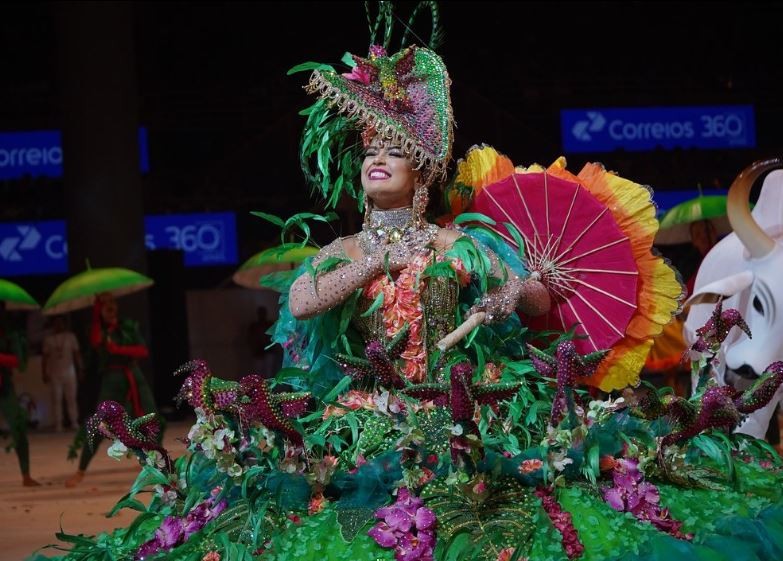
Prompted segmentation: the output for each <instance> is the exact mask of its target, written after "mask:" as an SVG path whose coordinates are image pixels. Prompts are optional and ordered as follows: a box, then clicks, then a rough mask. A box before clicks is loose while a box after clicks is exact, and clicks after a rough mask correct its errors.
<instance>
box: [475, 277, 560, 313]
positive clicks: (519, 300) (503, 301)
mask: <svg viewBox="0 0 783 561" xmlns="http://www.w3.org/2000/svg"><path fill="white" fill-rule="evenodd" d="M550 306H551V299H550V296H549V291H548V290H547V289H546V287H545V286H544V285H543V284H542V283H541V281H539V280H538V279H537V278H535V277H528V278H527V279H526V280H524V281H523V280H522V279H520V278H519V277H518V276H516V275H515V276H512V277H509V278H508V281H506V283H505V284H503V285H502V286H498V287H497V288H493V289H492V290H490V291H489V292H487V294H485V295H484V296H483V297H482V298H481V300H480V301H479V303H478V304H476V305H475V306H473V307H472V308H471V309H470V310H469V311H468V316H467V317H470V316H472V315H473V314H475V313H476V312H485V313H486V314H487V315H486V317H485V318H484V323H496V322H500V321H503V320H505V319H506V318H507V317H508V316H510V315H511V314H512V313H513V312H514V310H516V309H517V308H519V309H520V311H521V312H523V313H524V314H526V315H529V316H538V315H542V314H545V313H546V312H547V311H549V308H550Z"/></svg>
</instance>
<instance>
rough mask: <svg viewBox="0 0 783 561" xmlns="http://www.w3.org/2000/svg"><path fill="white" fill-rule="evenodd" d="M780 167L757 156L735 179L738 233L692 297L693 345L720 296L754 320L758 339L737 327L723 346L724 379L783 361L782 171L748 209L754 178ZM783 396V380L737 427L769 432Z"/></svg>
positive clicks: (689, 331) (731, 213) (732, 203)
mask: <svg viewBox="0 0 783 561" xmlns="http://www.w3.org/2000/svg"><path fill="white" fill-rule="evenodd" d="M780 167H783V160H781V159H772V160H765V161H760V162H756V163H754V164H753V165H751V166H749V167H748V168H746V169H745V170H744V171H743V172H742V173H740V175H738V176H737V179H735V180H734V183H733V184H732V185H731V188H730V189H729V195H728V201H727V213H728V217H729V222H731V226H732V228H733V229H734V232H733V233H731V234H729V235H728V236H726V237H725V238H724V239H723V240H721V241H720V242H719V243H718V244H717V245H716V246H715V247H714V248H713V249H712V250H711V251H710V252H709V253H708V254H707V255H706V256H705V257H704V260H703V261H702V264H701V266H700V267H699V272H698V274H697V276H696V284H695V286H694V293H693V295H692V296H691V297H690V298H689V299H688V302H687V303H686V305H687V304H690V305H691V308H690V311H689V313H688V317H687V320H686V322H685V327H684V333H683V335H684V338H685V341H686V343H688V345H691V344H693V342H694V341H695V340H696V338H697V336H696V334H695V332H696V330H697V329H698V328H699V327H701V326H702V325H703V324H704V323H705V322H706V321H707V320H708V319H709V317H710V314H711V313H712V310H713V309H714V303H715V302H716V301H717V300H718V299H719V298H721V297H722V298H723V299H724V303H723V309H727V308H736V309H738V310H739V311H740V313H741V314H742V315H743V317H744V318H745V321H746V322H747V324H748V326H749V327H750V330H751V333H752V335H753V337H752V338H749V337H748V336H747V335H745V334H744V333H743V332H742V331H740V330H739V329H732V331H731V332H730V333H729V336H728V337H727V338H726V340H725V341H724V343H723V345H722V346H721V351H720V353H719V356H718V359H719V363H718V365H717V367H716V369H715V375H716V378H717V380H718V382H720V383H722V384H726V383H731V382H732V381H734V380H739V379H742V378H745V379H755V378H757V377H758V376H759V375H761V373H762V372H764V369H765V368H766V367H767V366H769V365H770V364H771V363H773V362H775V361H778V360H783V170H776V171H773V172H771V173H770V174H769V175H768V176H767V177H766V178H765V180H764V184H763V186H762V189H761V194H760V196H759V199H758V201H757V203H756V206H755V208H754V209H753V212H752V213H751V211H750V210H749V208H748V199H749V195H750V189H751V187H752V186H753V183H754V181H755V180H756V179H758V178H759V177H760V176H761V174H763V173H764V172H766V171H768V170H770V169H773V168H780ZM746 383H747V382H746ZM740 389H742V388H740ZM781 397H783V387H781V388H780V389H778V392H777V393H776V394H775V397H773V399H772V400H771V401H770V403H769V404H768V405H767V406H766V407H763V408H762V409H759V410H758V411H756V412H755V413H753V414H751V415H749V416H748V417H747V418H746V419H745V421H744V422H743V423H742V424H741V425H740V426H739V427H738V428H737V432H742V433H745V434H749V435H752V436H755V437H756V438H764V435H765V434H766V431H767V427H768V426H769V422H770V419H771V418H772V415H773V413H774V411H775V406H776V405H777V403H778V402H779V401H780V400H781Z"/></svg>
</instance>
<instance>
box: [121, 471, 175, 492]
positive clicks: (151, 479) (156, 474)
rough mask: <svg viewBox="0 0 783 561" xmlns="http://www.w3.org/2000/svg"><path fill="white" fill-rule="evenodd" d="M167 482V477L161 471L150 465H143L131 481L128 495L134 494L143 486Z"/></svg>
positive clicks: (165, 483)
mask: <svg viewBox="0 0 783 561" xmlns="http://www.w3.org/2000/svg"><path fill="white" fill-rule="evenodd" d="M168 482H169V479H168V477H166V476H165V475H164V474H163V472H162V471H160V470H159V469H157V468H154V467H152V466H144V467H143V468H141V472H140V473H139V475H138V477H136V481H134V482H133V486H132V487H131V490H130V493H128V496H130V497H132V496H134V495H135V494H137V493H138V492H139V491H141V490H142V489H144V488H145V487H150V486H152V485H167V484H168Z"/></svg>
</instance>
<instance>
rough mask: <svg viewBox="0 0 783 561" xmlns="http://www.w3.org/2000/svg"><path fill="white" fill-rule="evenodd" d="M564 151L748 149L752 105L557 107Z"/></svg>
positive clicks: (753, 135)
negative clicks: (558, 108)
mask: <svg viewBox="0 0 783 561" xmlns="http://www.w3.org/2000/svg"><path fill="white" fill-rule="evenodd" d="M560 117H561V119H560V122H561V133H562V138H563V150H564V151H565V152H567V153H568V152H571V153H574V152H610V151H612V150H617V149H623V150H628V151H644V150H654V149H656V148H663V149H667V150H671V149H673V148H707V149H717V148H723V149H726V148H753V147H754V146H755V145H756V123H755V119H754V113H753V106H752V105H724V106H711V107H647V108H596V109H563V110H562V111H561V112H560Z"/></svg>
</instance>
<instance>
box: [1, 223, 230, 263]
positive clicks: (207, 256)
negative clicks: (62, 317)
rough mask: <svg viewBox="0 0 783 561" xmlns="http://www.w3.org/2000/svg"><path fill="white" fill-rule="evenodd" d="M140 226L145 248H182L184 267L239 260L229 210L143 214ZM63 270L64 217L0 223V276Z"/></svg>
mask: <svg viewBox="0 0 783 561" xmlns="http://www.w3.org/2000/svg"><path fill="white" fill-rule="evenodd" d="M144 225H145V230H146V234H145V238H144V242H145V245H146V246H147V249H149V250H155V249H179V250H182V251H183V252H184V253H185V265H186V266H188V267H199V266H210V265H234V264H236V263H237V261H238V255H237V233H236V217H235V215H234V213H232V212H219V213H204V214H170V215H156V216H147V217H145V219H144ZM67 272H68V242H67V236H66V224H65V221H64V220H48V221H36V222H5V223H0V277H13V276H20V275H46V274H62V273H67Z"/></svg>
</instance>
